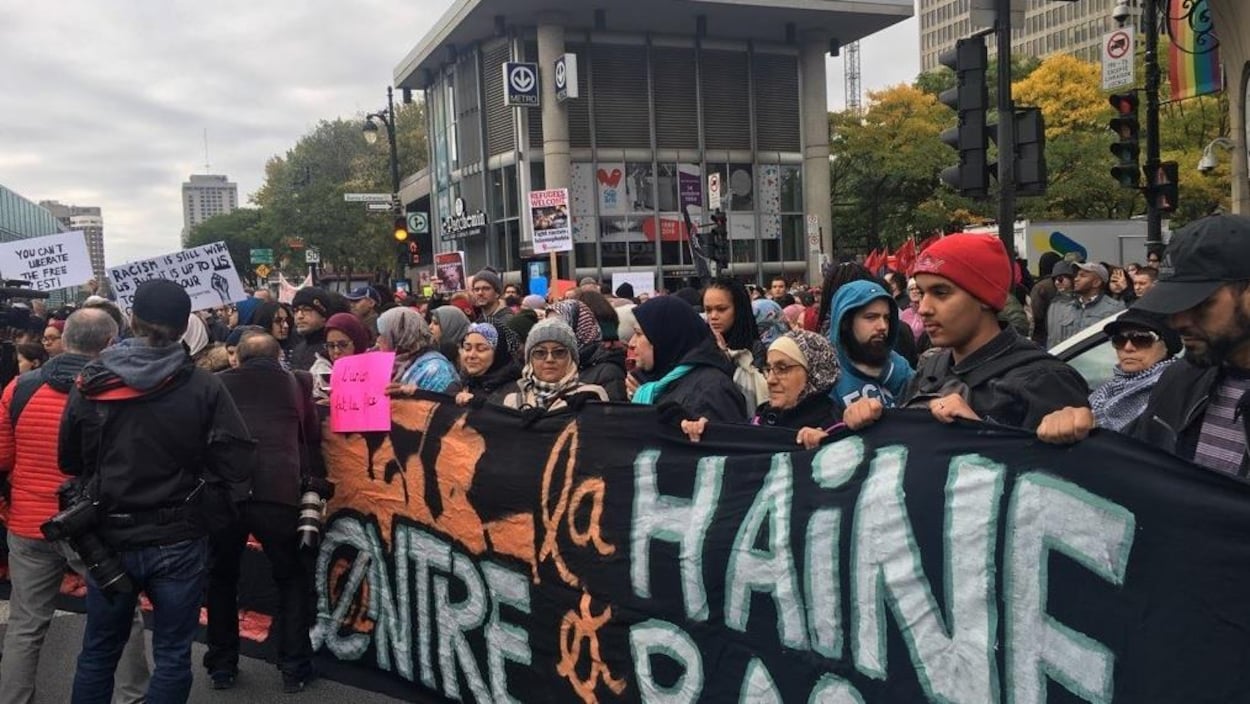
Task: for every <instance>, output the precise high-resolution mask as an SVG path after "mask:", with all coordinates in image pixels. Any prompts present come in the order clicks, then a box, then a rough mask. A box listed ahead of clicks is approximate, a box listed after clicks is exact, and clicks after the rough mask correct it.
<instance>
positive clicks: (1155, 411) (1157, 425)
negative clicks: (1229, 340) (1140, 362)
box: [1124, 359, 1250, 477]
mask: <svg viewBox="0 0 1250 704" xmlns="http://www.w3.org/2000/svg"><path fill="white" fill-rule="evenodd" d="M1219 383H1220V368H1219V367H1199V366H1197V365H1196V364H1192V363H1190V362H1189V361H1188V360H1185V359H1182V360H1181V361H1178V362H1176V363H1174V364H1172V365H1170V366H1169V367H1168V368H1167V370H1166V371H1164V372H1163V376H1161V377H1159V381H1158V382H1157V383H1156V384H1155V387H1154V389H1153V390H1152V391H1151V392H1150V400H1149V401H1147V402H1146V410H1144V411H1142V414H1141V415H1140V416H1138V417H1137V420H1135V421H1133V422H1132V423H1131V424H1129V426H1128V427H1127V428H1125V429H1124V434H1125V435H1129V436H1131V437H1134V438H1137V439H1138V440H1141V441H1142V442H1145V443H1148V444H1150V445H1153V446H1155V447H1157V448H1159V449H1160V450H1164V451H1165V452H1170V453H1172V454H1173V455H1176V456H1177V457H1180V458H1181V459H1186V460H1190V461H1193V459H1194V457H1195V456H1196V455H1197V452H1198V438H1199V436H1200V435H1201V434H1202V421H1203V419H1204V418H1205V417H1206V414H1207V403H1208V402H1209V401H1210V399H1211V392H1212V391H1213V390H1214V389H1215V387H1216V386H1217V385H1218V384H1219ZM1247 406H1250V398H1247V399H1243V400H1242V407H1241V416H1240V417H1241V422H1242V424H1243V426H1244V429H1245V433H1246V437H1250V408H1248V407H1247ZM1247 474H1250V455H1243V456H1242V458H1241V476H1243V477H1244V476H1247Z"/></svg>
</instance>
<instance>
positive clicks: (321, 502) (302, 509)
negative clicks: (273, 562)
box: [295, 477, 334, 550]
mask: <svg viewBox="0 0 1250 704" xmlns="http://www.w3.org/2000/svg"><path fill="white" fill-rule="evenodd" d="M333 497H334V485H333V484H331V483H330V482H328V481H326V480H325V479H320V478H318V477H305V478H304V482H303V495H302V496H300V500H299V522H298V523H296V525H295V530H296V532H297V533H299V547H300V549H301V550H315V549H316V548H317V546H318V545H320V544H321V514H322V513H323V512H324V511H325V506H326V502H327V501H329V500H330V499H331V498H333Z"/></svg>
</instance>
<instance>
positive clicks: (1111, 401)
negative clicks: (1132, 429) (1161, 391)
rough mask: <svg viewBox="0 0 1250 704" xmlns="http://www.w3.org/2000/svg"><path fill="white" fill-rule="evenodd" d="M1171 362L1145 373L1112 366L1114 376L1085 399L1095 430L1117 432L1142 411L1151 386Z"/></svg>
mask: <svg viewBox="0 0 1250 704" xmlns="http://www.w3.org/2000/svg"><path fill="white" fill-rule="evenodd" d="M1174 361H1176V360H1175V358H1172V359H1165V360H1163V361H1162V362H1159V363H1157V364H1155V365H1154V366H1153V367H1150V368H1149V369H1143V370H1141V371H1140V372H1134V373H1132V374H1129V373H1127V372H1125V371H1123V370H1122V369H1120V366H1119V365H1116V368H1115V376H1113V377H1112V378H1111V380H1110V381H1108V382H1107V383H1105V384H1103V385H1102V386H1099V387H1098V388H1096V389H1094V393H1092V394H1090V395H1089V407H1090V409H1091V410H1093V411H1094V420H1096V421H1097V422H1098V427H1100V428H1108V429H1110V430H1115V431H1121V430H1124V428H1126V427H1128V424H1129V423H1132V422H1133V421H1134V420H1137V417H1138V416H1140V415H1141V414H1142V411H1144V410H1146V402H1147V401H1149V400H1150V391H1151V389H1153V388H1154V387H1155V382H1157V381H1158V380H1159V377H1160V376H1161V375H1162V374H1163V372H1164V370H1166V369H1167V368H1168V366H1169V365H1171V364H1172V362H1174Z"/></svg>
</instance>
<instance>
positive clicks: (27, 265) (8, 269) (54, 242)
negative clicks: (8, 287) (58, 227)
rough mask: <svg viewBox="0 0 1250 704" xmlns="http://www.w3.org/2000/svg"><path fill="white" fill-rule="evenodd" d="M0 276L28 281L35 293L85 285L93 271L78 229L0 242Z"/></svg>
mask: <svg viewBox="0 0 1250 704" xmlns="http://www.w3.org/2000/svg"><path fill="white" fill-rule="evenodd" d="M0 275H3V277H4V278H6V279H21V280H22V281H29V282H30V286H31V288H33V289H35V290H36V291H55V290H57V289H62V288H69V287H71V286H82V285H83V284H85V283H87V281H88V280H89V279H91V277H92V276H94V275H95V274H94V272H93V271H92V269H91V255H90V254H88V253H87V241H86V238H85V237H84V236H83V233H82V232H81V231H79V230H74V231H73V232H62V233H59V234H56V235H48V236H46V237H32V238H30V239H25V240H15V241H13V242H4V243H0Z"/></svg>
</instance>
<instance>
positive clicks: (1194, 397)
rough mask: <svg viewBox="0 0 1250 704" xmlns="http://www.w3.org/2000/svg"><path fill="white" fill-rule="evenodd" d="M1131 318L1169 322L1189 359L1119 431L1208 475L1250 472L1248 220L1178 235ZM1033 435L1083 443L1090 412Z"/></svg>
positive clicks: (1218, 222)
mask: <svg viewBox="0 0 1250 704" xmlns="http://www.w3.org/2000/svg"><path fill="white" fill-rule="evenodd" d="M1133 308H1134V309H1135V310H1143V311H1146V312H1148V313H1157V314H1161V315H1166V316H1168V325H1169V326H1170V327H1171V328H1172V329H1174V330H1175V331H1176V332H1177V333H1179V334H1180V336H1181V342H1182V343H1183V344H1184V346H1185V357H1184V359H1183V360H1182V361H1180V362H1178V363H1176V364H1173V365H1171V366H1170V367H1169V368H1168V370H1167V371H1166V372H1164V373H1163V376H1162V377H1161V378H1160V379H1159V383H1158V384H1157V385H1156V386H1155V388H1154V391H1153V392H1152V393H1151V395H1150V401H1149V402H1148V403H1147V404H1146V410H1145V411H1144V412H1143V413H1142V414H1141V415H1140V416H1139V417H1138V418H1137V420H1136V421H1134V422H1133V423H1132V424H1131V425H1130V426H1129V427H1128V428H1126V429H1125V433H1126V434H1128V435H1132V436H1133V437H1136V438H1138V439H1139V440H1142V441H1144V442H1147V443H1149V444H1151V445H1154V446H1155V447H1158V448H1161V449H1164V450H1167V451H1168V452H1171V453H1173V454H1175V455H1177V456H1179V457H1182V458H1184V459H1188V460H1192V461H1194V462H1196V463H1197V464H1200V465H1202V466H1204V467H1207V468H1208V469H1211V470H1214V471H1217V472H1223V473H1226V474H1233V475H1237V476H1242V477H1245V476H1247V474H1248V473H1250V460H1248V459H1247V452H1246V436H1247V434H1248V433H1250V394H1247V393H1246V392H1247V391H1250V218H1247V217H1245V216H1243V215H1215V216H1211V217H1207V218H1203V219H1202V220H1198V221H1197V222H1194V223H1191V224H1189V225H1187V226H1186V227H1184V228H1182V229H1181V230H1180V231H1178V232H1177V233H1176V234H1175V235H1173V237H1172V241H1171V243H1170V244H1169V245H1168V248H1167V253H1166V257H1165V262H1164V268H1163V271H1162V276H1161V277H1160V279H1159V282H1158V283H1156V284H1155V285H1154V287H1153V288H1151V289H1150V291H1148V292H1147V293H1146V295H1145V296H1143V297H1142V298H1141V299H1140V300H1138V301H1137V303H1136V304H1135V305H1134V306H1133ZM1053 415H1054V417H1053V418H1048V419H1047V421H1048V422H1047V423H1043V424H1042V426H1041V427H1040V428H1039V429H1038V436H1039V437H1040V438H1041V439H1042V440H1045V441H1048V442H1056V443H1067V442H1075V441H1077V440H1080V439H1083V438H1084V437H1085V436H1086V435H1088V434H1089V431H1090V430H1091V429H1092V428H1093V427H1094V426H1095V423H1094V419H1093V415H1092V414H1091V413H1090V412H1089V410H1088V409H1064V410H1063V412H1061V413H1056V414H1053Z"/></svg>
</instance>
